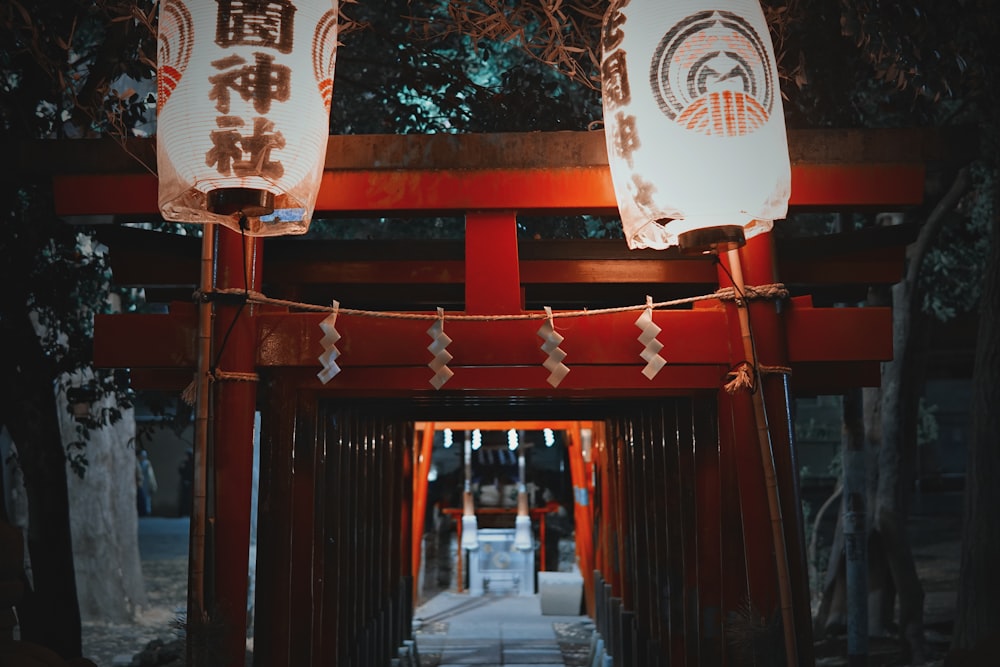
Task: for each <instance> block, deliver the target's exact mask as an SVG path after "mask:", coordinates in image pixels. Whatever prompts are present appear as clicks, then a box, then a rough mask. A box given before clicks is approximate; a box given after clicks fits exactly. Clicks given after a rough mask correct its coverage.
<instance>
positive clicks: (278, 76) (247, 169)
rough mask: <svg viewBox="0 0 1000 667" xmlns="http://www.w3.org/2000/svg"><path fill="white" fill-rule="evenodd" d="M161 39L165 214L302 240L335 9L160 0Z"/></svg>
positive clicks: (323, 116) (310, 1)
mask: <svg viewBox="0 0 1000 667" xmlns="http://www.w3.org/2000/svg"><path fill="white" fill-rule="evenodd" d="M158 41H159V46H158V64H157V133H156V134H157V171H158V174H159V206H160V212H161V213H162V215H163V217H164V218H165V219H166V220H170V221H177V222H206V223H207V222H216V223H221V224H224V225H226V226H228V227H232V228H234V229H240V227H241V223H242V225H243V227H244V229H245V231H246V233H248V234H250V235H253V236H273V235H277V234H301V233H303V232H305V231H306V230H307V229H308V227H309V221H310V219H311V217H312V212H313V208H314V207H315V204H316V195H317V193H318V191H319V184H320V179H321V178H322V175H323V164H324V161H325V158H326V141H327V137H328V136H329V133H330V129H329V123H330V121H329V118H330V100H331V97H332V95H333V72H334V64H335V60H336V48H337V0H161V2H160V14H159V40H158Z"/></svg>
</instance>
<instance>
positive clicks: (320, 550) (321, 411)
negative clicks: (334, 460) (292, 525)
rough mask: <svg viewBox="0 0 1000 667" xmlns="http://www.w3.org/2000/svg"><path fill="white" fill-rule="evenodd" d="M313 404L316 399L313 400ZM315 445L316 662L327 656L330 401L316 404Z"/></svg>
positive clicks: (313, 556)
mask: <svg viewBox="0 0 1000 667" xmlns="http://www.w3.org/2000/svg"><path fill="white" fill-rule="evenodd" d="M313 402H314V403H315V399H313ZM315 409H316V435H315V441H316V446H315V449H314V452H313V470H314V473H313V492H312V513H313V540H312V592H311V599H312V600H313V601H314V604H313V605H312V607H313V610H312V627H311V632H312V655H313V659H314V660H315V661H317V662H322V661H323V660H324V656H325V655H326V646H325V644H326V639H327V635H326V633H325V632H324V629H325V621H324V618H323V617H324V614H325V613H326V606H325V605H324V604H323V600H324V599H325V594H324V591H325V588H326V583H327V568H326V565H327V562H326V542H327V532H326V529H327V521H326V509H327V507H328V504H327V497H326V487H327V475H326V470H327V446H328V443H329V440H328V437H329V429H328V428H327V422H328V421H329V413H328V410H329V404H317V405H316V408H315Z"/></svg>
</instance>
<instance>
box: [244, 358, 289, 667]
mask: <svg viewBox="0 0 1000 667" xmlns="http://www.w3.org/2000/svg"><path fill="white" fill-rule="evenodd" d="M264 386H265V391H264V396H263V399H264V409H263V413H262V415H261V438H260V443H261V470H262V473H263V474H261V476H260V489H259V494H260V495H259V497H258V518H257V571H258V573H259V574H258V577H257V586H256V590H257V599H256V603H255V614H256V616H255V621H256V623H255V625H256V627H257V628H258V630H257V631H256V632H255V636H254V664H255V665H257V666H258V667H265V666H267V665H281V664H288V663H289V641H290V638H289V629H290V624H291V613H290V608H291V601H290V597H289V592H290V590H291V586H290V584H291V578H290V569H289V568H288V566H287V563H289V562H290V561H291V534H292V530H291V528H292V526H291V524H290V522H289V521H288V517H289V516H290V515H291V493H290V488H291V479H292V475H291V456H290V451H289V450H290V443H291V442H292V440H293V437H294V433H295V421H296V419H297V416H296V411H297V409H298V403H297V402H296V400H295V391H294V389H293V387H292V385H291V382H289V381H288V380H287V379H286V378H282V377H281V375H280V374H275V375H274V376H273V377H271V378H268V379H267V382H266V383H265V385H264Z"/></svg>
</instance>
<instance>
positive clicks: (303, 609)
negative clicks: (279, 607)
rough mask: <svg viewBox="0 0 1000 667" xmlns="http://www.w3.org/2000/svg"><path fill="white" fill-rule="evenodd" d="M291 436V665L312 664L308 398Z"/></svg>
mask: <svg viewBox="0 0 1000 667" xmlns="http://www.w3.org/2000/svg"><path fill="white" fill-rule="evenodd" d="M298 401H299V408H298V410H297V411H296V416H297V419H296V421H295V435H294V440H293V441H292V449H291V452H290V453H291V456H292V470H291V474H292V486H291V496H292V505H291V508H290V510H291V515H290V516H289V519H290V523H291V526H292V545H291V553H290V561H289V562H288V563H287V565H286V567H288V569H289V570H290V571H291V581H290V594H291V598H292V606H291V609H290V612H291V615H292V624H291V627H290V629H289V630H290V632H289V639H290V647H289V656H290V660H291V662H292V664H303V665H307V664H309V663H310V662H311V661H312V649H313V643H312V637H311V636H310V635H311V633H312V628H313V624H312V612H313V608H314V605H313V604H312V599H313V598H312V594H313V567H312V566H313V559H312V557H313V540H314V534H315V523H314V516H313V493H314V490H315V485H316V478H315V472H316V471H315V460H314V455H315V451H316V431H317V429H316V419H317V405H316V400H315V397H314V396H312V395H308V396H304V395H303V393H299V395H298Z"/></svg>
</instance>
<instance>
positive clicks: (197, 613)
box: [186, 223, 216, 667]
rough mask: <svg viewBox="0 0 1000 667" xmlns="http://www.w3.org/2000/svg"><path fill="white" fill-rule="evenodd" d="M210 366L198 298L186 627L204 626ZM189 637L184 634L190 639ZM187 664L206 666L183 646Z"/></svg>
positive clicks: (203, 308)
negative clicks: (195, 396)
mask: <svg viewBox="0 0 1000 667" xmlns="http://www.w3.org/2000/svg"><path fill="white" fill-rule="evenodd" d="M215 231H216V229H215V225H214V224H211V223H209V224H206V225H205V227H204V229H203V232H202V237H201V292H202V294H203V295H204V294H207V293H208V292H210V291H211V290H212V287H213V278H214V272H213V264H214V261H215ZM211 363H212V303H211V302H210V301H209V300H208V299H206V298H204V297H203V298H202V301H201V304H200V305H199V307H198V369H197V378H196V386H197V391H198V393H197V399H196V407H195V419H194V427H195V433H194V436H195V437H194V479H193V480H192V502H191V528H190V536H189V545H188V610H187V623H188V625H189V626H190V625H192V624H204V623H205V622H206V621H207V620H208V619H207V616H206V612H205V561H206V554H205V523H206V517H207V511H208V434H209V408H210V404H211V395H210V392H211V384H210V383H209V368H210V366H211ZM192 634H193V633H191V632H188V633H187V636H188V637H189V638H190V637H191V636H192ZM186 648H187V656H188V663H189V664H191V665H194V666H195V667H197V666H198V665H204V664H207V663H206V662H205V656H203V655H201V654H200V652H199V651H197V650H195V648H196V647H195V646H193V643H192V642H191V641H188V642H187V647H186Z"/></svg>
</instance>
